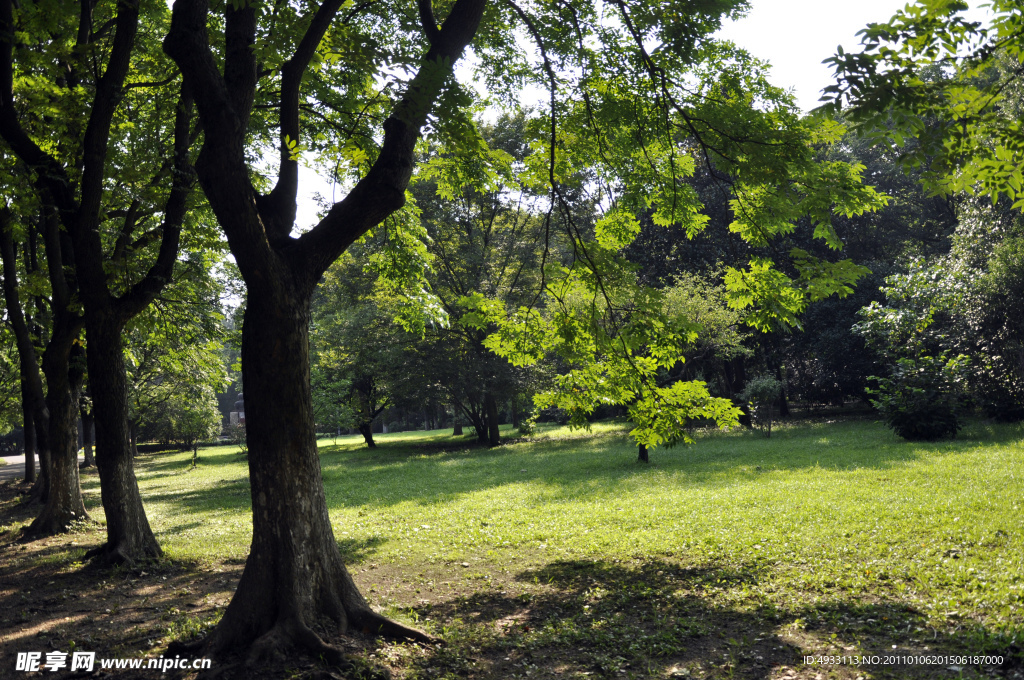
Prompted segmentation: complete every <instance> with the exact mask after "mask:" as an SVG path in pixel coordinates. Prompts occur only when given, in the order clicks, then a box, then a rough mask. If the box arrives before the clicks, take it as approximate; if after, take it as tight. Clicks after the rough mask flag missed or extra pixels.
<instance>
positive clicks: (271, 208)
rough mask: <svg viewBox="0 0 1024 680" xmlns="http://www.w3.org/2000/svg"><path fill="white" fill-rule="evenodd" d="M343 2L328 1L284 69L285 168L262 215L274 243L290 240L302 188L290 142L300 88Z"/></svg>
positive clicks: (296, 131)
mask: <svg viewBox="0 0 1024 680" xmlns="http://www.w3.org/2000/svg"><path fill="white" fill-rule="evenodd" d="M342 2H343V0H326V2H324V3H323V4H322V5H320V7H319V9H317V11H316V14H314V15H313V20H312V22H310V24H309V28H307V29H306V33H305V35H303V36H302V40H301V41H299V46H298V47H297V48H296V49H295V54H293V55H292V58H291V59H289V60H288V61H286V62H285V63H284V66H282V67H281V105H280V106H281V165H280V170H279V171H278V178H277V185H276V186H275V187H274V190H273V191H271V192H270V195H269V196H267V197H266V199H265V201H261V205H260V208H261V209H260V215H261V216H262V217H263V223H264V225H265V228H266V230H267V236H268V238H269V239H270V240H271V242H272V243H273V242H278V241H280V240H281V239H283V238H286V237H287V236H288V234H289V233H290V232H291V230H292V225H293V224H294V223H295V212H296V195H297V193H298V189H299V163H298V160H297V159H294V160H293V158H292V152H291V150H290V149H289V148H288V144H287V143H286V141H285V140H286V139H289V140H292V141H293V143H297V141H298V139H299V132H300V131H299V86H300V85H301V83H302V74H303V73H305V72H306V69H307V68H308V67H309V62H310V60H311V59H312V58H313V55H314V54H316V48H317V47H318V46H319V45H320V41H322V40H323V38H324V35H325V34H326V33H327V29H328V28H330V25H331V21H332V20H333V19H334V16H335V15H336V14H337V13H338V9H339V8H340V7H341V5H342Z"/></svg>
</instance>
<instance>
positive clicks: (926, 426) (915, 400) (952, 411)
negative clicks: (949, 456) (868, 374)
mask: <svg viewBox="0 0 1024 680" xmlns="http://www.w3.org/2000/svg"><path fill="white" fill-rule="evenodd" d="M966 363H967V357H965V356H964V355H958V356H956V357H954V358H952V359H950V358H948V357H947V354H946V353H945V352H944V353H942V354H941V355H939V356H922V357H917V358H915V359H909V358H904V359H899V360H897V361H896V364H895V365H894V366H893V369H892V374H891V376H890V377H888V378H877V377H872V378H871V379H873V380H875V381H877V383H878V388H877V389H869V390H868V392H869V393H870V394H872V395H874V397H875V398H874V399H872V400H871V403H872V404H874V406H875V408H877V409H878V412H879V413H881V414H882V417H883V418H884V419H885V422H886V424H887V425H888V426H889V427H890V428H892V430H893V432H895V433H896V434H897V435H899V436H900V437H903V438H904V439H908V440H911V441H933V440H935V439H942V438H944V437H955V436H956V433H957V432H958V431H959V430H960V427H961V425H960V414H959V411H960V382H961V380H962V377H963V373H964V369H965V367H966Z"/></svg>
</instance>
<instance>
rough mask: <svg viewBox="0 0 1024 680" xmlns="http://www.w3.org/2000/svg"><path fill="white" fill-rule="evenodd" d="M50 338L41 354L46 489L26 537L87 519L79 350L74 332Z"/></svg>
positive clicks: (55, 530)
mask: <svg viewBox="0 0 1024 680" xmlns="http://www.w3.org/2000/svg"><path fill="white" fill-rule="evenodd" d="M54 335H55V337H54V338H51V340H50V343H49V346H48V347H47V348H46V352H44V353H43V373H44V375H46V401H47V405H48V407H49V412H50V423H49V427H50V432H49V435H50V436H49V440H50V457H51V462H50V485H49V491H48V493H47V496H46V505H44V506H43V511H42V512H41V513H40V514H39V516H38V517H36V519H35V521H33V522H32V524H31V525H29V527H28V529H27V530H26V534H27V535H30V536H48V535H52V534H57V533H62V532H64V531H67V529H68V526H69V525H70V524H71V523H72V522H74V521H76V520H83V519H88V517H89V515H88V514H87V513H86V512H85V503H84V502H83V500H82V488H81V486H80V484H79V481H78V446H77V444H78V428H77V423H78V393H79V390H80V389H81V387H82V381H83V379H84V377H85V375H84V371H83V366H81V364H82V363H84V362H83V361H82V359H83V357H82V356H81V354H82V348H81V345H79V344H77V332H76V333H74V334H68V333H61V334H58V333H56V332H55V334H54ZM73 343H74V344H73Z"/></svg>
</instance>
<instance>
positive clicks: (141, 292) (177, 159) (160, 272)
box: [116, 84, 195, 318]
mask: <svg viewBox="0 0 1024 680" xmlns="http://www.w3.org/2000/svg"><path fill="white" fill-rule="evenodd" d="M191 123H192V96H191V93H190V92H189V90H188V87H187V86H186V85H184V84H182V86H181V94H180V96H179V97H178V106H177V111H176V112H175V116H174V170H173V173H174V174H173V178H172V180H171V195H170V196H169V197H168V198H167V203H166V205H165V206H164V222H163V226H162V228H161V231H162V232H163V236H162V238H161V241H160V252H159V253H158V254H157V258H156V261H154V262H153V264H152V266H151V267H150V268H149V271H148V272H147V273H146V276H145V277H144V278H143V279H142V280H141V281H139V282H138V283H136V284H135V285H134V286H132V288H131V290H129V291H128V292H127V293H126V294H125V295H124V296H123V297H122V298H120V299H119V300H118V301H117V303H116V306H117V311H118V313H120V314H122V315H124V318H131V317H133V316H135V315H136V314H138V313H139V312H141V311H142V310H143V309H144V308H145V307H146V306H147V305H148V304H149V303H150V302H152V301H153V298H155V297H156V295H157V294H158V293H159V292H160V291H161V290H162V289H163V287H164V286H165V285H166V284H167V283H168V282H169V281H170V280H171V277H172V275H173V273H174V262H175V260H177V258H178V243H179V241H180V237H181V227H182V223H183V222H184V221H185V214H186V212H187V211H188V197H189V194H190V193H191V192H192V187H193V186H194V185H195V172H194V170H193V169H192V165H191V164H190V163H189V158H188V153H189V147H190V145H191V127H192V125H191Z"/></svg>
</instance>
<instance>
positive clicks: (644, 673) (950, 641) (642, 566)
mask: <svg viewBox="0 0 1024 680" xmlns="http://www.w3.org/2000/svg"><path fill="white" fill-rule="evenodd" d="M516 580H517V581H519V582H520V584H524V585H526V588H525V589H524V592H520V593H518V594H511V592H505V591H502V592H499V593H494V592H479V593H475V594H472V595H470V596H468V597H461V598H458V599H455V600H451V601H448V602H442V603H437V604H430V605H424V606H420V607H416V608H415V609H414V612H415V614H416V615H417V616H419V617H421V618H427V617H429V619H430V621H432V622H435V626H436V627H437V628H439V629H440V632H442V634H443V636H444V638H445V640H446V642H447V644H446V645H445V646H444V647H439V648H436V649H432V650H430V652H429V653H427V654H425V655H423V656H421V657H418V658H417V659H415V660H414V662H413V663H414V665H415V668H416V671H417V673H418V675H415V676H413V677H423V678H427V677H468V678H479V679H483V678H488V679H489V678H494V679H498V678H502V679H504V678H531V679H534V678H583V677H587V678H609V679H611V678H666V677H667V678H749V679H751V680H756V679H761V678H764V679H768V678H785V677H792V678H824V677H837V678H849V679H850V680H854V679H855V678H857V677H862V678H863V677H871V678H915V679H916V678H921V679H924V678H960V677H964V678H979V677H1010V678H1016V677H1024V674H1022V673H1021V652H1020V650H1019V648H1018V647H1016V645H1015V643H1014V642H1013V641H1012V640H1013V638H1014V636H1015V635H1019V634H1020V633H1021V631H1020V630H1015V631H1003V632H1001V633H998V634H997V633H995V632H993V631H990V630H987V629H985V628H984V627H982V626H980V625H975V626H972V627H970V628H964V627H962V628H950V629H947V628H944V629H942V630H939V629H936V628H932V627H930V626H929V624H928V621H927V619H926V617H925V616H924V615H923V614H922V613H921V612H919V611H917V610H915V609H914V608H913V607H909V606H907V605H905V604H901V603H895V602H885V601H876V602H852V601H850V602H845V601H821V602H816V603H812V604H807V605H796V606H780V605H778V604H775V603H774V602H775V601H774V600H773V599H772V598H771V597H770V596H769V595H768V593H769V592H770V590H762V589H763V588H764V586H765V584H766V582H767V581H768V579H767V578H765V567H762V566H759V565H756V564H746V565H738V566H730V565H711V566H705V567H682V566H680V565H679V564H675V563H671V562H667V561H661V560H647V561H644V562H633V563H631V564H628V565H626V564H614V563H608V562H596V561H588V560H575V561H566V562H555V563H552V564H549V565H546V566H544V567H542V568H540V569H531V570H526V571H524V572H522V573H520V574H519V575H518V576H517V577H516ZM512 590H513V586H510V587H509V591H512ZM759 591H761V592H762V594H758V593H759ZM808 599H810V598H808ZM894 646H895V647H894ZM964 654H969V655H992V656H1002V657H1003V663H1002V665H998V664H994V663H989V664H972V663H959V664H958V663H956V662H955V661H952V662H943V663H941V664H934V663H933V664H922V663H910V664H907V663H903V664H899V663H893V662H892V659H889V663H885V662H884V661H885V657H887V656H888V657H892V656H893V655H897V656H903V657H906V656H908V655H909V656H921V655H924V656H931V657H933V658H934V657H939V656H949V655H964ZM821 655H825V656H846V657H851V656H865V655H866V656H869V657H874V656H877V657H878V662H877V663H869V664H867V665H857V664H853V663H847V664H845V665H841V664H833V665H827V666H823V665H821V664H820V662H815V663H806V657H808V656H821Z"/></svg>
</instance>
